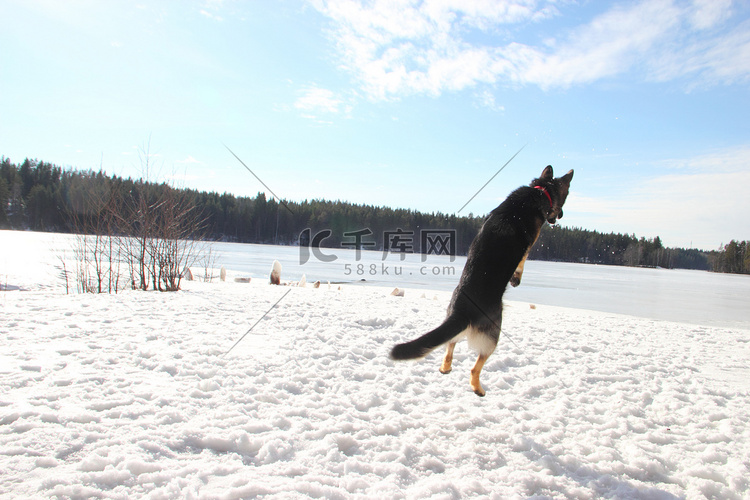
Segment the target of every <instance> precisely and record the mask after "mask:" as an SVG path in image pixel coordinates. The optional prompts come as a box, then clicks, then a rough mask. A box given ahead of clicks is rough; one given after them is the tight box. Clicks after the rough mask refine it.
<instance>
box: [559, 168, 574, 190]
mask: <svg viewBox="0 0 750 500" xmlns="http://www.w3.org/2000/svg"><path fill="white" fill-rule="evenodd" d="M560 180H561V181H563V182H564V183H565V184H566V185H568V186H570V181H572V180H573V169H572V168H571V169H570V171H569V172H568V173H567V174H565V175H563V176H562V177H560Z"/></svg>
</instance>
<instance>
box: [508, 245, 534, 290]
mask: <svg viewBox="0 0 750 500" xmlns="http://www.w3.org/2000/svg"><path fill="white" fill-rule="evenodd" d="M530 250H531V247H529V249H528V250H526V253H525V254H524V256H523V259H521V262H519V263H518V267H516V271H515V272H514V273H513V277H512V278H511V279H510V286H514V287H515V286H518V285H520V284H521V276H523V265H524V264H525V263H526V257H528V256H529V251H530Z"/></svg>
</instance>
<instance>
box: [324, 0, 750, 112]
mask: <svg viewBox="0 0 750 500" xmlns="http://www.w3.org/2000/svg"><path fill="white" fill-rule="evenodd" d="M310 1H311V2H312V3H313V5H314V6H315V7H316V8H317V9H318V10H319V11H320V12H322V13H323V14H325V15H326V16H328V17H329V18H330V19H331V21H332V30H331V33H332V36H333V38H334V41H335V43H336V45H337V47H338V50H339V53H340V55H341V64H342V67H344V68H346V69H347V70H349V71H351V72H352V73H353V74H354V75H355V76H356V78H357V79H358V80H359V82H360V84H361V85H362V87H363V88H364V89H365V91H366V92H367V94H368V95H369V96H370V98H372V99H378V100H388V99H397V98H399V97H402V96H404V95H409V94H426V95H432V96H437V95H440V94H441V93H442V92H446V91H455V90H462V89H466V88H473V87H476V86H480V85H483V84H484V85H486V84H489V85H496V84H506V85H507V84H522V85H526V84H531V85H537V86H539V87H541V88H545V89H547V88H553V87H569V86H572V85H579V84H586V83H590V82H594V81H597V80H601V79H604V78H610V77H614V76H617V75H622V74H626V73H628V72H632V73H633V74H634V75H635V78H636V79H641V80H655V81H660V80H672V79H676V78H681V77H685V76H689V77H690V78H692V79H694V80H696V81H699V82H701V83H702V84H710V85H715V84H725V83H737V82H746V81H748V79H749V78H750V26H749V25H747V24H741V25H739V26H735V27H734V28H732V27H731V26H729V20H731V15H732V5H731V1H730V0H693V2H690V3H688V2H676V1H674V0H644V1H641V2H631V3H624V4H618V5H615V6H613V7H611V8H610V9H609V10H608V11H606V12H604V13H602V14H600V15H598V16H596V17H594V18H593V19H591V20H590V21H588V22H586V23H583V24H581V25H579V26H576V27H574V28H572V29H570V30H569V31H567V32H565V33H563V34H561V35H560V34H554V33H553V34H552V36H551V37H547V38H546V39H545V41H544V43H540V44H538V45H529V44H525V43H520V42H518V41H510V42H508V41H507V40H503V41H502V43H500V42H499V41H498V40H499V37H498V36H496V35H497V34H498V33H499V32H501V31H502V30H506V31H508V32H512V31H509V30H507V28H510V27H518V26H519V25H522V26H527V25H530V24H532V23H538V22H543V21H544V20H547V19H549V18H551V17H555V16H559V15H560V13H559V12H558V10H557V8H556V5H555V2H553V1H551V0H549V1H545V0H515V1H514V0H505V1H501V0H477V1H469V0H464V1H458V0H424V1H419V0H375V1H372V2H360V1H357V0H310ZM571 8H572V7H571ZM719 28H723V29H719ZM478 32H481V35H482V36H480V37H476V36H473V35H476V34H477V33H478ZM476 40H483V41H484V43H480V42H477V41H476ZM493 41H495V42H496V43H492V42H493Z"/></svg>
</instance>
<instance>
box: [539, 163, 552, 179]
mask: <svg viewBox="0 0 750 500" xmlns="http://www.w3.org/2000/svg"><path fill="white" fill-rule="evenodd" d="M554 177H555V174H554V172H553V171H552V165H547V166H546V167H545V168H544V170H542V175H540V176H539V178H540V179H542V180H545V181H551V180H552V179H553V178H554Z"/></svg>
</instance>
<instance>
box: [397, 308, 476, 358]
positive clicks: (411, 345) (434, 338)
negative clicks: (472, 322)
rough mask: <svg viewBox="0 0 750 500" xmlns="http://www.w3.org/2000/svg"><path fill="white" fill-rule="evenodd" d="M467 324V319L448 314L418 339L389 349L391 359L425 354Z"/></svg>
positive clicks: (455, 334) (418, 356)
mask: <svg viewBox="0 0 750 500" xmlns="http://www.w3.org/2000/svg"><path fill="white" fill-rule="evenodd" d="M468 326H469V320H468V319H465V318H463V317H460V316H456V315H451V316H448V317H447V318H446V319H445V321H443V324H442V325H440V326H439V327H437V328H435V329H434V330H432V331H431V332H428V333H425V334H424V335H422V336H421V337H419V338H418V339H415V340H412V341H411V342H406V343H404V344H398V345H397V346H395V347H394V348H393V349H391V359H397V360H398V359H417V358H423V357H425V356H427V355H428V354H429V353H430V351H432V350H433V349H435V348H436V347H438V346H439V345H441V344H445V343H446V342H448V341H449V340H451V339H452V338H454V337H456V336H457V335H458V334H459V333H461V332H463V331H464V330H465V329H466V328H467V327H468Z"/></svg>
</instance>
